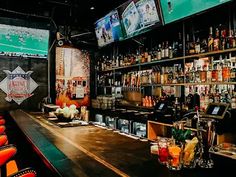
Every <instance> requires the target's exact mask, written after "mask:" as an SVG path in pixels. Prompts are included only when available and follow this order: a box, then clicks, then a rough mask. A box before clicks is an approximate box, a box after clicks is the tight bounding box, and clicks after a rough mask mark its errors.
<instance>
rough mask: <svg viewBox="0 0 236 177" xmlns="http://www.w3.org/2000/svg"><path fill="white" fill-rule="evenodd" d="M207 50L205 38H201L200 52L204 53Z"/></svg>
mask: <svg viewBox="0 0 236 177" xmlns="http://www.w3.org/2000/svg"><path fill="white" fill-rule="evenodd" d="M207 51H208V46H207V39H203V40H202V42H201V51H200V53H205V52H207Z"/></svg>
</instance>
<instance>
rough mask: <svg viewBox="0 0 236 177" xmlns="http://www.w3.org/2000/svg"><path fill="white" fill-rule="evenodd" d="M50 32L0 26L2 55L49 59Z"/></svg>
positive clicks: (0, 53)
mask: <svg viewBox="0 0 236 177" xmlns="http://www.w3.org/2000/svg"><path fill="white" fill-rule="evenodd" d="M48 40H49V31H48V30H43V29H35V28H27V27H21V26H13V25H5V24H0V55H7V56H23V57H36V58H47V55H48Z"/></svg>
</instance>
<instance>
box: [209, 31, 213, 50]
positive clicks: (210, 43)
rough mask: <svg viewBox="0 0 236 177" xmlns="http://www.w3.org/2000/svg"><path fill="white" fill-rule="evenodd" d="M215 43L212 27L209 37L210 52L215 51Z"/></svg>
mask: <svg viewBox="0 0 236 177" xmlns="http://www.w3.org/2000/svg"><path fill="white" fill-rule="evenodd" d="M213 44H214V38H213V28H212V27H210V29H209V37H208V52H211V51H213V49H214V48H213Z"/></svg>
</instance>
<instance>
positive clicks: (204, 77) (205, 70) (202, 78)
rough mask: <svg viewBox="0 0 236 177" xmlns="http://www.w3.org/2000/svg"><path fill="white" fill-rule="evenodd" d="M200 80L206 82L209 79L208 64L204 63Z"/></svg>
mask: <svg viewBox="0 0 236 177" xmlns="http://www.w3.org/2000/svg"><path fill="white" fill-rule="evenodd" d="M200 80H201V83H204V82H206V81H207V66H206V65H203V67H202V70H201V71H200Z"/></svg>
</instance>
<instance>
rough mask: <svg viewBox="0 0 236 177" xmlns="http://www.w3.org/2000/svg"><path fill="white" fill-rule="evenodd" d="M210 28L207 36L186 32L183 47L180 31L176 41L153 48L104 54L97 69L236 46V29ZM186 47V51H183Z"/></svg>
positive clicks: (164, 42)
mask: <svg viewBox="0 0 236 177" xmlns="http://www.w3.org/2000/svg"><path fill="white" fill-rule="evenodd" d="M214 31H215V33H214V34H213V27H210V29H209V35H208V37H207V36H206V37H205V38H200V37H195V35H189V34H186V41H185V48H184V47H183V40H182V34H181V33H179V35H178V36H179V37H178V40H176V41H173V42H171V41H163V42H162V43H160V44H158V45H157V46H156V47H152V48H151V49H148V48H143V50H142V51H141V50H137V51H136V52H130V53H127V54H124V55H122V54H119V55H118V56H116V57H115V56H113V57H108V56H102V57H101V58H100V59H98V62H97V70H100V71H103V70H109V69H112V68H116V67H123V66H127V65H133V64H138V63H145V62H151V61H155V60H161V59H167V58H175V57H180V56H183V54H184V52H185V54H184V55H192V54H199V53H205V52H212V51H218V50H225V49H230V48H236V30H226V28H222V27H221V26H219V27H217V28H215V30H214ZM183 49H185V51H183Z"/></svg>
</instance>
